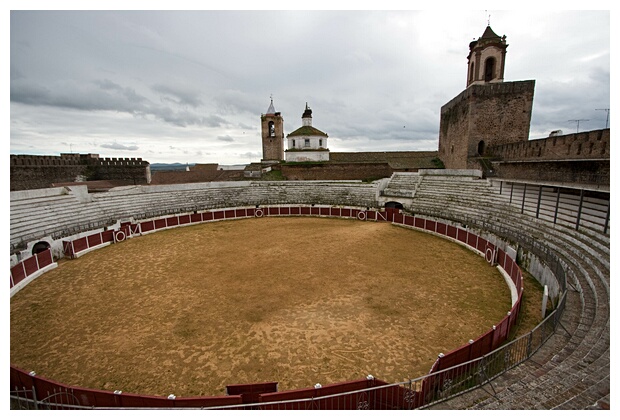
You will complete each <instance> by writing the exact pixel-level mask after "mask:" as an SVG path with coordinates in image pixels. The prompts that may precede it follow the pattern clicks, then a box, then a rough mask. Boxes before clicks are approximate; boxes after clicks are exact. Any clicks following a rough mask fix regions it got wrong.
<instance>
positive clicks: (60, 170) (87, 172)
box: [10, 153, 151, 191]
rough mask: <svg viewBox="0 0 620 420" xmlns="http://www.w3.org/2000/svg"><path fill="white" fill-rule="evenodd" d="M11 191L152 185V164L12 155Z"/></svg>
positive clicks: (66, 155)
mask: <svg viewBox="0 0 620 420" xmlns="http://www.w3.org/2000/svg"><path fill="white" fill-rule="evenodd" d="M10 170H11V191H19V190H29V189H38V188H48V187H50V186H52V184H54V183H66V182H76V181H89V180H93V181H94V180H125V181H127V182H128V183H131V184H148V183H150V181H151V173H150V165H149V162H147V161H143V160H142V159H141V158H100V157H99V155H97V154H78V153H61V154H60V156H38V155H11V161H10Z"/></svg>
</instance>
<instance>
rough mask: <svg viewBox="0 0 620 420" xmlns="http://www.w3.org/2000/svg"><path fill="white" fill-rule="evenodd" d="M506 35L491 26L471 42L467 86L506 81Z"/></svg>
mask: <svg viewBox="0 0 620 420" xmlns="http://www.w3.org/2000/svg"><path fill="white" fill-rule="evenodd" d="M506 48H508V44H506V35H504V36H502V37H500V36H499V35H497V34H496V33H495V32H493V29H491V27H490V26H487V28H486V29H485V31H484V33H483V34H482V36H481V37H480V38H478V40H477V41H476V40H474V41H472V42H470V43H469V55H468V56H467V87H469V86H470V85H482V84H485V83H498V82H503V81H504V64H505V62H506Z"/></svg>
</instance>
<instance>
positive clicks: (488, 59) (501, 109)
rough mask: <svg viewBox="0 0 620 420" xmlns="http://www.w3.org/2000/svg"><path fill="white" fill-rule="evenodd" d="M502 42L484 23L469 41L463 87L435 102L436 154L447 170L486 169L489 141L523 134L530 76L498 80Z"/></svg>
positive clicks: (530, 97)
mask: <svg viewBox="0 0 620 420" xmlns="http://www.w3.org/2000/svg"><path fill="white" fill-rule="evenodd" d="M507 47H508V44H506V36H505V35H504V36H502V37H500V36H498V35H497V34H496V33H495V32H493V30H492V29H491V27H490V26H487V27H486V29H485V31H484V33H483V34H482V36H481V37H480V38H478V39H477V40H474V41H472V42H470V43H469V55H468V56H467V86H466V88H465V90H464V91H463V92H461V93H460V94H459V95H457V96H456V97H454V98H453V99H452V100H451V101H450V102H448V103H447V104H445V105H444V106H442V107H441V118H440V121H439V148H438V154H439V159H441V161H442V162H443V164H444V165H445V167H446V168H447V169H482V170H486V169H488V162H489V159H491V158H492V156H491V152H492V150H493V146H497V145H502V144H508V143H516V142H526V141H527V140H528V138H529V132H530V122H531V118H532V103H533V101H534V85H535V81H534V80H521V81H516V82H506V81H504V65H505V62H506V48H507Z"/></svg>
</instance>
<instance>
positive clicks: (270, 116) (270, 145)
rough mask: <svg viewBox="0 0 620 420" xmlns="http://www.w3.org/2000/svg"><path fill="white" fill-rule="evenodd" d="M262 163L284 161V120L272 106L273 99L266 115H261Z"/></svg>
mask: <svg viewBox="0 0 620 420" xmlns="http://www.w3.org/2000/svg"><path fill="white" fill-rule="evenodd" d="M260 120H261V137H262V140H263V159H262V161H263V162H270V161H277V162H280V161H281V160H284V119H283V118H282V116H281V115H280V113H279V112H276V109H275V107H274V106H273V98H272V99H271V103H270V104H269V108H267V113H266V114H261V116H260Z"/></svg>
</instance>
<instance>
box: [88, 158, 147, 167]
mask: <svg viewBox="0 0 620 420" xmlns="http://www.w3.org/2000/svg"><path fill="white" fill-rule="evenodd" d="M98 164H99V165H101V166H146V165H148V164H149V163H148V162H147V161H143V160H142V158H101V159H98Z"/></svg>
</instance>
